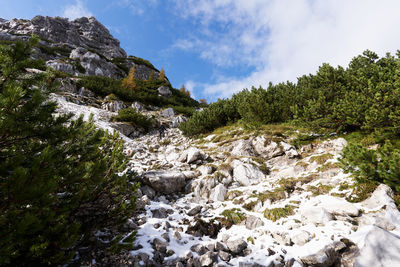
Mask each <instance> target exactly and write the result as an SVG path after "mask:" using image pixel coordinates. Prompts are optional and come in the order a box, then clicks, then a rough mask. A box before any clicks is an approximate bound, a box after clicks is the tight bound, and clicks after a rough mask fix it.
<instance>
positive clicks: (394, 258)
mask: <svg viewBox="0 0 400 267" xmlns="http://www.w3.org/2000/svg"><path fill="white" fill-rule="evenodd" d="M356 234H358V235H361V238H359V240H358V242H357V243H358V244H362V246H361V247H360V256H359V257H357V258H356V259H355V263H354V266H356V267H361V266H400V237H399V236H398V235H396V234H393V233H391V232H389V231H386V230H384V229H382V228H379V227H376V226H368V227H366V228H364V229H360V230H359V233H356Z"/></svg>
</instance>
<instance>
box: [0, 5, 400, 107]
mask: <svg viewBox="0 0 400 267" xmlns="http://www.w3.org/2000/svg"><path fill="white" fill-rule="evenodd" d="M0 6H1V9H0V17H1V18H5V19H11V18H14V17H18V18H28V19H30V18H32V17H34V16H35V15H37V14H40V15H48V16H63V17H68V18H70V19H74V18H77V17H81V16H95V17H96V18H97V19H98V20H99V21H100V22H101V23H103V24H104V25H105V26H106V27H108V28H109V29H110V31H111V33H112V34H113V35H114V36H115V37H116V38H117V39H119V40H120V41H121V46H122V48H124V49H125V50H126V51H127V53H128V54H130V55H135V56H139V57H142V58H145V59H148V60H150V61H151V62H152V63H153V64H154V65H155V66H156V67H157V68H161V67H163V68H164V69H165V71H166V74H167V76H168V78H169V79H170V81H171V83H172V84H173V86H174V87H177V88H179V87H180V86H181V85H182V84H183V83H184V84H185V86H186V88H188V89H189V90H191V92H192V95H193V96H195V97H196V98H197V99H200V98H206V99H207V100H209V101H213V100H216V99H217V98H224V97H229V96H230V95H231V94H232V93H234V92H237V91H240V90H241V89H243V88H250V87H251V86H256V87H258V86H260V85H261V86H266V85H267V84H268V82H269V81H272V82H274V83H276V82H281V81H286V80H291V81H296V77H299V76H301V75H303V74H309V73H314V72H315V71H316V70H317V69H318V66H320V65H321V64H322V63H323V62H326V63H330V64H331V65H333V66H337V65H342V66H346V65H347V64H348V63H349V61H350V60H351V58H352V57H354V56H356V55H358V54H360V53H362V51H364V50H366V49H370V50H373V51H375V52H377V53H378V54H379V55H380V56H383V55H385V53H386V52H391V53H395V52H396V51H397V49H400V34H399V31H400V30H399V25H400V16H399V15H398V12H399V11H400V1H398V0H47V1H45V0H14V1H11V0H0Z"/></svg>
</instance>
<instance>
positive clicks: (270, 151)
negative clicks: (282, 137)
mask: <svg viewBox="0 0 400 267" xmlns="http://www.w3.org/2000/svg"><path fill="white" fill-rule="evenodd" d="M252 144H253V147H254V150H255V152H256V153H257V154H258V155H260V156H262V157H263V158H265V159H271V158H274V157H278V156H282V155H284V154H285V152H284V151H283V148H282V146H280V145H278V143H276V142H274V141H271V140H270V139H267V138H265V136H258V137H256V138H254V139H253V140H252Z"/></svg>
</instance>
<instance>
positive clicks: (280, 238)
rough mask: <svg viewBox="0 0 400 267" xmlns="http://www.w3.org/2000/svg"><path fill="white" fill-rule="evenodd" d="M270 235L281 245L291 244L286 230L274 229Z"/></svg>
mask: <svg viewBox="0 0 400 267" xmlns="http://www.w3.org/2000/svg"><path fill="white" fill-rule="evenodd" d="M272 237H273V238H274V239H275V240H276V242H278V243H279V244H281V245H284V246H290V245H291V244H292V240H291V239H290V236H289V234H288V233H286V232H279V231H275V232H273V233H272Z"/></svg>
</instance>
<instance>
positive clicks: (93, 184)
mask: <svg viewBox="0 0 400 267" xmlns="http://www.w3.org/2000/svg"><path fill="white" fill-rule="evenodd" d="M37 42H38V39H36V38H32V39H31V40H30V41H29V42H28V43H22V42H17V43H16V44H14V45H13V46H12V47H8V46H0V103H1V104H0V199H1V204H0V236H1V238H0V265H10V266H45V265H59V264H62V263H65V262H68V261H69V260H70V259H71V258H72V257H73V256H74V255H75V250H76V248H77V246H79V245H83V244H85V245H88V244H90V243H88V240H89V237H90V236H91V235H92V233H93V232H94V231H95V230H97V229H101V228H103V227H110V228H111V227H115V226H117V225H120V224H121V223H122V222H123V221H124V220H126V219H127V218H128V216H131V213H132V211H133V209H134V206H135V198H134V196H135V190H136V187H137V186H136V185H135V182H134V181H133V177H132V176H131V175H129V176H127V175H119V174H118V173H120V172H122V171H123V170H124V169H125V162H126V159H125V157H124V155H123V153H122V149H123V147H122V145H123V144H122V142H121V140H120V139H119V138H118V136H117V135H112V136H111V135H109V134H108V133H106V132H104V131H102V130H96V129H95V126H94V124H93V122H84V121H83V119H82V117H81V118H79V119H78V120H76V121H72V120H71V115H57V116H54V115H53V114H54V112H55V111H56V104H55V103H54V102H52V101H49V93H50V92H52V90H53V88H54V86H53V85H54V84H55V77H54V75H52V74H51V73H50V74H49V73H39V74H30V73H27V72H26V71H25V69H26V68H28V67H31V66H32V65H33V64H34V62H33V61H32V60H31V59H30V58H29V54H30V50H31V47H32V46H33V45H35V44H36V43H37ZM132 184H133V185H132ZM118 241H119V239H118V238H117V239H116V240H115V242H118Z"/></svg>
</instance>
